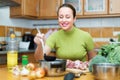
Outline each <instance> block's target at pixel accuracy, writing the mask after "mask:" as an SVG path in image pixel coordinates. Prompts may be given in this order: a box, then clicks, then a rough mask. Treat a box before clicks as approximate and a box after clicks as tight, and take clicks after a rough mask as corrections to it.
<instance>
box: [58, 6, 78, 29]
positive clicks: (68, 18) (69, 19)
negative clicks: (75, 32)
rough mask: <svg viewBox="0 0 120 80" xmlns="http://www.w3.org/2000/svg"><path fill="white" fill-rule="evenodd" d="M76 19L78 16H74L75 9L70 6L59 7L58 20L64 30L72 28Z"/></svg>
mask: <svg viewBox="0 0 120 80" xmlns="http://www.w3.org/2000/svg"><path fill="white" fill-rule="evenodd" d="M75 20H76V18H74V17H73V11H72V10H71V9H70V8H68V7H62V8H60V9H59V12H58V22H59V25H60V27H61V28H62V29H63V30H65V31H69V30H71V29H72V27H73V24H74V22H75Z"/></svg>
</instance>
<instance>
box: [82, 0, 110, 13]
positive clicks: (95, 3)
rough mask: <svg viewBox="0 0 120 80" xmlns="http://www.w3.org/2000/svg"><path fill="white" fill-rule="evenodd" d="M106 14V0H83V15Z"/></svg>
mask: <svg viewBox="0 0 120 80" xmlns="http://www.w3.org/2000/svg"><path fill="white" fill-rule="evenodd" d="M95 14H97V15H98V14H100V15H102V14H108V0H84V15H95Z"/></svg>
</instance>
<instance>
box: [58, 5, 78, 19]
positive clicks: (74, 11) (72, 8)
mask: <svg viewBox="0 0 120 80" xmlns="http://www.w3.org/2000/svg"><path fill="white" fill-rule="evenodd" d="M62 7H68V8H70V9H71V10H72V11H73V17H74V18H75V16H76V10H75V8H74V7H73V6H72V5H71V4H62V5H61V6H60V7H59V8H58V11H57V15H58V13H59V10H60V8H62Z"/></svg>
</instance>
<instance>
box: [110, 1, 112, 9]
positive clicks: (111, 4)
mask: <svg viewBox="0 0 120 80" xmlns="http://www.w3.org/2000/svg"><path fill="white" fill-rule="evenodd" d="M110 11H112V1H111V0H110Z"/></svg>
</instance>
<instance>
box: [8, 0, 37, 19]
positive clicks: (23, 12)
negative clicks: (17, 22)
mask: <svg viewBox="0 0 120 80" xmlns="http://www.w3.org/2000/svg"><path fill="white" fill-rule="evenodd" d="M14 1H16V2H18V3H19V4H20V6H15V7H10V16H11V17H37V16H39V11H38V10H39V0H14Z"/></svg>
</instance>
